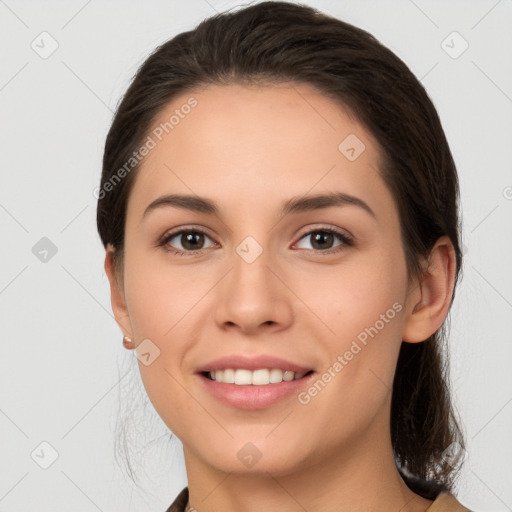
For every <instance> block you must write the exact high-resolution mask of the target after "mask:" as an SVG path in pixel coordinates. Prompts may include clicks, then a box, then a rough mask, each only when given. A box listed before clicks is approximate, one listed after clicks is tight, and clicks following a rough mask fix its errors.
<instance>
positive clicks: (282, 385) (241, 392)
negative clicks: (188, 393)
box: [198, 372, 315, 409]
mask: <svg viewBox="0 0 512 512" xmlns="http://www.w3.org/2000/svg"><path fill="white" fill-rule="evenodd" d="M314 375H315V373H314V372H313V373H310V374H309V375H306V376H304V377H302V378H301V379H297V380H291V381H282V382H279V383H277V384H266V385H263V386H255V385H246V386H243V385H238V384H225V383H224V382H217V381H216V380H211V379H209V378H208V377H205V376H204V375H203V374H198V376H199V379H200V381H201V382H202V384H203V385H204V386H205V387H206V389H207V390H208V391H209V392H210V393H211V394H212V395H213V396H215V397H216V398H218V399H219V400H220V401H222V402H224V403H225V404H228V405H230V406H232V407H236V408H238V409H264V408H266V407H270V406H271V405H274V404H276V403H277V402H279V401H280V400H284V399H285V398H288V397H289V396H291V395H293V394H294V393H295V394H298V392H299V391H300V389H301V388H303V387H304V386H306V385H307V384H308V383H309V381H310V380H311V378H312V377H313V376H314Z"/></svg>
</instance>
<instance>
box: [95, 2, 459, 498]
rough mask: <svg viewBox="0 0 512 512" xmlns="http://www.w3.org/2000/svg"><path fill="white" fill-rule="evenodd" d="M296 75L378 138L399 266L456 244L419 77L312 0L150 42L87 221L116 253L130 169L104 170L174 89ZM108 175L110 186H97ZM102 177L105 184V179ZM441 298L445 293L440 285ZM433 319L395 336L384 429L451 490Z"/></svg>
mask: <svg viewBox="0 0 512 512" xmlns="http://www.w3.org/2000/svg"><path fill="white" fill-rule="evenodd" d="M249 82H250V83H255V84H265V83H281V82H293V83H305V84H309V85H310V86H313V87H315V88H316V89H317V90H319V91H320V92H321V93H322V94H324V95H326V96H328V97H330V98H333V99H334V100H336V101H338V102H339V103H340V104H341V105H343V106H344V107H345V108H348V109H349V111H350V112H352V113H353V114H354V115H355V116H356V118H357V119H358V120H359V121H360V122H361V123H362V124H363V125H365V127H366V128H367V129H368V130H369V131H370V132H371V133H372V134H373V136H374V137H375V138H376V140H377V141H378V143H379V144H380V147H381V155H382V161H381V162H380V164H381V165H380V171H381V175H382V178H383V179H384V181H385V182H386V184H387V186H388V187H389V189H390V190H391V192H392V194H393V196H394V199H395V201H396V204H397V206H398V210H399V214H400V222H401V231H402V240H403V247H404V252H405V255H406V261H407V267H408V270H409V275H411V276H412V275H416V276H418V275H420V274H419V272H420V262H421V260H422V259H423V258H426V257H428V254H429V252H430V250H431V249H432V247H433V246H434V244H435V242H436V241H437V240H438V239H439V237H441V236H443V235H447V236H448V237H449V238H450V240H451V241H452V243H453V245H454V248H455V254H456V276H455V284H456V283H457V281H458V279H459V274H460V270H461V263H462V254H461V249H460V242H459V236H460V223H459V218H458V201H459V190H458V179H457V171H456V168H455V164H454V161H453V158H452V155H451V152H450V149H449V146H448V143H447V140H446V137H445V134H444V131H443V128H442V126H441V122H440V120H439V117H438V115H437V112H436V109H435V107H434V105H433V104H432V102H431V100H430V99H429V97H428V95H427V93H426V91H425V89H424V88H423V86H422V85H421V84H420V82H419V81H418V80H417V79H416V77H415V76H414V75H413V74H412V72H411V71H410V70H409V68H408V67H407V66H406V65H405V64H404V63H403V62H402V61H401V60H400V59H399V58H398V57H397V56H396V55H395V54H394V53H393V52H391V51H390V50H389V49H387V48H386V47H384V46H383V45H382V44H381V43H379V41H377V40H376V39H375V38H374V37H373V36H372V35H371V34H369V33H368V32H365V31H364V30H361V29H359V28H357V27H354V26H352V25H350V24H348V23H345V22H343V21H340V20H338V19H336V18H333V17H330V16H327V15H324V14H322V13H320V12H318V11H317V10H315V9H313V8H311V7H308V6H302V5H297V4H291V3H286V2H263V3H259V4H256V5H252V6H249V7H246V8H243V9H240V10H237V11H234V12H227V13H221V14H218V15H215V16H213V17H211V18H208V19H206V20H205V21H203V22H202V23H200V24H199V25H198V26H197V28H196V29H195V30H192V31H189V32H184V33H181V34H178V35H177V36H176V37H174V38H173V39H171V40H169V41H167V42H165V43H164V44H162V45H161V46H159V47H158V48H157V49H156V50H155V51H154V52H153V53H152V54H151V55H150V56H149V57H148V58H147V59H146V60H145V62H144V63H143V64H142V65H141V67H140V68H139V70H138V72H137V74H136V76H135V78H134V80H133V82H132V83H131V85H130V87H129V88H128V90H127V92H126V94H125V95H124V97H123V99H122V101H121V102H120V104H119V106H118V109H117V112H116V114H115V117H114V120H113V122H112V126H111V128H110V131H109V133H108V136H107V139H106V143H105V152H104V157H103V173H102V177H101V185H100V194H99V200H98V209H97V224H98V231H99V234H100V236H101V239H102V241H103V244H104V245H105V247H106V246H107V244H109V243H110V244H112V245H113V246H114V248H115V249H116V251H115V255H114V256H115V262H116V268H119V269H120V270H121V274H122V259H123V243H124V225H125V220H126V207H127V200H128V196H129V194H130V190H131V187H132V184H133V180H134V177H135V172H136V170H137V168H138V166H137V165H134V166H133V170H129V172H126V173H123V178H122V179H120V180H117V181H116V182H115V184H114V182H113V181H112V180H113V178H114V177H115V175H116V173H117V177H119V170H120V169H121V168H122V167H123V165H124V166H125V167H124V168H125V170H126V165H125V164H126V162H128V161H129V160H130V158H131V157H132V156H133V154H134V152H136V151H137V150H138V148H139V147H140V146H141V144H142V143H143V141H144V140H145V138H146V137H147V134H148V131H149V129H150V126H151V123H152V122H153V121H154V120H155V118H156V116H157V115H158V114H159V112H160V111H161V110H162V109H163V108H164V107H165V106H166V105H167V104H168V103H169V102H170V101H171V100H172V99H173V98H174V97H176V96H177V95H178V94H182V93H184V92H186V91H191V90H192V89H193V88H196V87H198V86H202V85H208V84H219V85H223V84H231V83H249ZM108 183H110V184H111V186H110V187H107V184H108ZM112 185H113V186H112ZM452 300H453V297H452ZM443 342H444V343H446V335H445V331H444V326H443V327H442V328H441V329H440V330H439V331H438V332H437V333H435V334H434V335H432V336H431V337H430V338H429V339H427V340H425V341H424V342H422V343H414V344H411V343H405V342H403V343H402V346H401V349H400V355H399V358H398V363H397V368H396V373H395V379H394V384H393V395H392V404H391V436H392V446H393V450H394V453H395V458H396V463H397V467H398V469H399V470H400V472H401V474H402V476H403V478H404V480H405V481H406V483H407V484H408V485H409V487H411V489H413V490H414V491H415V492H417V493H419V494H422V495H423V496H424V497H426V498H435V496H437V494H438V493H439V491H440V490H443V489H448V490H451V489H452V487H453V484H454V480H455V477H456V474H457V470H458V468H456V467H454V466H453V465H452V464H453V460H452V459H451V458H450V457H445V456H444V453H443V452H445V450H446V449H447V448H448V447H449V446H450V445H451V446H452V448H453V446H456V447H458V449H459V451H460V450H463V448H464V441H463V435H462V431H461V429H460V427H459V425H458V422H457V419H456V417H455V410H454V407H453V404H452V403H451V397H450V389H449V383H448V379H449V374H448V364H447V360H445V358H443V356H442V349H443V346H442V345H443Z"/></svg>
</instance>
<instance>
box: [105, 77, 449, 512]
mask: <svg viewBox="0 0 512 512" xmlns="http://www.w3.org/2000/svg"><path fill="white" fill-rule="evenodd" d="M190 96H193V97H194V98H196V99H197V101H198V104H197V106H196V107H195V108H194V109H193V110H192V112H191V113H190V114H189V115H188V116H186V117H185V118H184V119H182V120H180V123H179V125H177V126H175V127H174V129H173V130H172V131H170V132H169V134H168V135H166V136H165V138H164V139H163V140H162V142H160V143H159V144H158V145H157V147H156V148H154V149H153V150H152V151H151V152H150V154H149V155H148V156H147V157H146V158H145V160H144V161H143V163H142V166H141V168H140V169H139V170H138V171H137V176H136V180H135V183H134V187H133V189H132V191H131V195H130V198H129V202H128V209H127V220H126V226H125V230H126V231H125V257H124V265H123V272H122V280H123V282H121V280H120V279H116V273H115V271H114V267H113V260H112V255H113V248H112V247H111V246H109V247H108V249H107V252H106V258H105V270H106V272H107V275H108V277H109V280H110V285H111V299H112V307H113V311H114V314H115V317H116V320H117V322H118V323H119V326H120V327H121V329H122V331H123V334H124V335H127V336H130V337H132V339H133V340H134V344H135V345H138V344H139V343H141V341H142V340H144V339H146V338H149V339H150V340H151V341H152V343H154V344H155V345H156V346H157V347H158V348H159V350H160V355H159V357H157V358H156V359H155V360H154V362H152V364H150V365H149V366H145V365H143V364H141V363H140V362H139V367H140V371H141V375H142V380H143V382H144V386H145V388H146V390H147V393H148V396H149V398H150V400H151V401H152V403H153V404H154V406H155V408H156V410H157V412H158V413H159V415H160V416H161V417H162V419H163V420H164V422H165V423H166V424H167V425H168V427H169V428H170V429H171V430H172V431H173V432H174V433H175V434H176V435H177V436H178V437H179V439H180V440H181V441H182V443H183V448H184V456H185V462H186V469H187V477H188V484H189V492H190V503H191V505H192V506H193V507H195V508H196V509H197V510H199V511H200V512H211V511H218V510H223V511H225V512H229V511H235V510H236V511H240V510H244V511H247V512H252V511H260V510H282V511H289V512H295V511H303V510H308V511H310V512H312V511H322V512H330V511H333V512H334V511H337V512H340V511H351V512H354V511H363V510H364V511H365V512H368V511H373V510H375V511H377V510H378V511H380V512H386V511H390V512H391V511H402V512H404V511H408V512H419V511H424V510H426V509H427V508H428V506H429V505H430V504H431V501H430V500H426V499H424V498H422V497H421V496H418V495H416V494H414V493H413V492H412V491H410V490H409V489H408V488H407V486H406V485H405V483H404V482H403V480H402V479H401V478H400V475H399V473H398V471H397V470H396V467H395V463H394V458H393V452H392V447H391V440H390V428H389V424H390V406H391V388H392V383H393V376H394V372H395V368H396V363H397V358H398V352H399V349H400V344H401V343H402V340H405V341H407V342H410V343H417V342H421V341H423V340H425V339H426V338H428V336H430V335H431V334H432V333H434V332H435V331H436V330H437V329H438V328H439V327H440V326H441V324H442V322H443V321H444V319H445V317H446V314H447V312H448V309H449V306H450V299H451V296H452V292H453V281H454V269H455V256H454V251H453V247H452V245H451V243H450V241H449V240H448V239H447V238H446V237H443V238H441V239H439V240H438V242H437V244H436V246H435V247H434V249H433V250H432V253H431V256H430V258H429V261H428V262H424V273H423V275H422V276H420V278H419V279H418V278H412V277H411V278H409V277H410V276H408V273H407V268H406V263H405V256H404V250H403V247H402V244H401V238H400V220H399V216H398V212H397V207H396V204H395V201H394V199H393V197H392V195H391V193H390V191H389V190H388V189H387V187H386V185H385V184H384V182H383V180H382V178H381V177H380V175H379V158H380V148H379V146H378V143H377V141H376V140H375V139H374V138H373V137H372V136H371V134H370V133H369V132H368V131H367V130H366V129H365V128H364V127H363V126H362V125H361V124H360V123H359V122H358V121H357V119H355V118H354V117H353V116H350V115H349V113H348V112H347V111H346V110H345V109H342V108H341V107H340V105H338V104H337V103H335V102H334V101H333V100H331V99H329V98H326V97H325V96H323V95H322V94H320V93H318V92H317V91H316V90H315V89H313V88H311V87H309V86H308V85H304V84H302V85H298V84H280V85H279V86H276V85H258V86H254V85H253V86H242V85H228V86H209V87H208V88H202V89H196V90H194V91H193V92H187V93H186V94H183V95H181V96H179V97H176V98H175V99H174V100H173V101H172V102H171V103H170V104H169V105H168V106H167V107H166V108H165V110H163V111H162V112H161V113H160V114H159V116H158V119H155V126H157V125H158V123H160V122H163V121H165V120H167V119H169V116H170V115H171V114H172V113H173V112H174V110H175V109H176V108H180V106H181V105H183V104H184V103H185V102H186V101H187V99H188V98H189V97H190ZM349 134H355V135H356V136H357V137H358V138H359V139H360V140H361V141H362V142H363V143H364V144H365V150H364V151H363V152H362V153H361V154H360V156H359V157H358V158H357V159H356V160H354V161H349V160H348V159H347V158H346V157H345V156H344V154H342V153H341V152H340V151H339V150H338V145H339V144H340V142H341V141H343V140H344V139H345V138H346V137H347V136H348V135H349ZM333 191H339V192H344V193H346V194H350V195H352V196H355V197H357V198H360V199H361V200H363V201H365V202H366V203H367V204H368V206H370V208H371V209H372V210H373V212H374V214H375V216H372V215H370V214H369V213H368V212H366V211H365V210H364V209H363V208H360V207H357V206H353V205H345V206H334V207H329V208H323V209H316V210H313V211H308V212H301V213H289V214H287V215H285V216H282V215H280V207H281V204H282V203H283V202H284V201H286V200H288V199H290V198H292V197H301V196H304V195H314V194H320V193H330V192H333ZM171 193H172V194H187V195H198V196H201V197H207V198H209V199H212V200H214V201H215V202H216V203H217V204H218V205H219V208H220V213H219V215H208V214H206V213H198V212H193V211H188V210H185V209H180V208H176V207H163V208H158V209H154V210H153V211H152V212H151V213H148V214H147V215H146V216H144V217H143V213H144V210H145V209H146V207H147V206H148V205H149V204H150V203H151V202H152V201H154V200H155V199H156V198H158V197H160V196H162V195H165V194H171ZM180 227H182V228H190V230H192V231H193V228H194V227H196V228H197V227H201V228H203V229H204V230H206V231H207V235H208V236H207V237H206V238H205V239H204V242H201V241H199V244H201V243H202V244H203V245H202V246H201V245H199V246H198V247H199V249H200V250H199V254H195V255H192V256H187V255H183V256H180V255H175V254H172V253H171V252H166V251H165V250H164V247H162V246H158V241H159V240H160V239H161V238H162V237H163V236H164V235H165V234H167V233H169V232H170V231H171V230H175V231H177V229H175V228H180ZM322 228H323V229H326V228H331V229H336V230H339V231H341V232H342V233H349V234H350V235H351V236H352V237H353V240H354V244H353V245H351V246H349V245H344V244H343V243H341V241H340V240H339V239H337V238H336V237H335V238H334V239H332V241H329V240H327V242H325V241H324V242H323V243H324V245H323V246H320V248H318V246H315V245H313V244H314V239H313V237H312V236H311V231H315V230H316V231H322ZM316 231H315V233H316ZM307 233H309V236H308V235H307ZM313 234H314V233H313ZM247 236H251V237H253V238H254V239H255V240H256V241H257V242H258V243H259V245H260V246H261V247H262V249H263V252H262V253H261V255H260V256H259V257H258V258H256V260H255V261H254V262H252V263H250V264H249V263H247V262H246V261H245V260H244V259H242V258H241V257H240V256H239V254H238V253H237V252H236V248H237V246H239V244H240V243H241V242H242V240H244V239H245V238H246V237H247ZM180 242H181V243H183V239H182V238H180V237H179V236H178V237H175V238H173V239H172V240H171V241H169V242H168V243H167V246H168V247H170V246H171V245H172V246H173V247H170V248H171V249H172V248H174V249H181V250H185V249H186V247H184V246H183V245H181V243H180ZM185 243H186V241H185ZM340 244H341V245H340ZM335 246H336V247H335ZM187 247H190V246H187ZM201 247H203V249H201ZM321 247H326V248H329V247H331V248H334V249H335V250H336V249H340V250H339V251H338V252H335V253H332V254H321V252H322V249H321ZM189 250H190V249H189ZM118 277H119V276H118ZM394 303H398V304H400V305H401V306H402V309H401V311H400V312H399V313H397V314H396V316H394V318H393V319H392V320H390V321H389V322H388V323H386V324H385V327H384V328H382V329H381V330H380V331H379V332H378V334H377V335H376V336H375V337H374V338H373V339H371V341H369V342H368V344H367V346H365V347H364V348H363V349H362V350H361V351H360V352H359V353H358V354H357V355H356V356H354V358H353V359H352V360H351V361H349V362H348V364H347V365H346V366H345V367H344V368H343V370H342V371H340V372H339V373H337V375H336V377H335V378H333V379H332V380H331V382H329V383H328V385H326V386H325V388H324V389H323V390H322V391H321V392H320V393H318V394H317V395H316V396H315V397H314V398H312V399H311V401H310V402H309V403H308V404H307V405H303V404H301V403H299V401H298V400H297V396H296V395H292V396H291V397H290V398H289V399H285V400H282V401H280V402H279V403H277V404H276V405H273V406H271V407H268V408H265V409H260V410H251V411H247V410H239V409H236V408H234V407H230V406H228V405H225V404H223V403H221V402H219V401H218V400H217V399H216V398H215V397H213V396H211V395H210V394H209V393H208V392H206V391H205V390H204V388H203V386H201V385H200V382H199V381H198V376H197V375H196V374H195V372H196V369H197V368H198V366H200V365H202V364H204V363H206V362H208V361H211V360H213V359H215V358H217V357H219V356H222V355H227V354H233V353H244V354H250V355H255V354H261V353H264V354H272V355H277V356H280V357H282V358H285V359H289V360H291V361H293V362H295V363H298V364H300V365H303V366H307V367H310V368H312V369H314V370H315V371H317V372H318V375H321V374H322V372H324V371H325V370H326V369H327V368H329V367H332V365H333V363H334V362H335V361H336V360H337V357H338V355H340V354H344V353H345V352H346V351H347V350H348V349H349V347H350V345H351V343H352V341H353V340H355V339H356V337H357V335H358V334H359V333H361V332H362V331H364V329H365V328H367V327H369V326H373V325H374V324H375V322H376V321H377V320H378V319H379V318H380V315H381V314H383V313H385V312H386V311H387V310H388V309H389V308H391V307H392V305H393V304H394ZM247 442H251V443H253V444H254V445H255V446H256V447H257V448H258V450H259V452H260V453H261V458H260V460H259V461H258V462H257V463H256V464H255V465H254V466H252V467H250V468H249V467H246V466H245V465H244V464H243V463H241V461H240V459H239V458H238V456H237V452H238V451H239V450H240V449H241V448H242V447H243V446H244V445H245V444H246V443H247Z"/></svg>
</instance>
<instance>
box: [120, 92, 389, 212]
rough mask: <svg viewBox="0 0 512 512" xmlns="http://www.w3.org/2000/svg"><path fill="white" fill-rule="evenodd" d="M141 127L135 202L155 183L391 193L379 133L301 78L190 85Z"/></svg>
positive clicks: (249, 198)
mask: <svg viewBox="0 0 512 512" xmlns="http://www.w3.org/2000/svg"><path fill="white" fill-rule="evenodd" d="M149 136H150V137H151V139H152V140H153V142H154V144H152V145H153V146H154V147H153V148H152V149H151V150H150V152H149V154H148V155H147V156H146V157H145V158H144V160H143V161H142V163H141V165H140V167H139V169H138V171H137V177H136V180H135V184H134V187H133V190H132V195H131V196H132V197H133V196H135V197H136V200H135V202H136V203H140V204H139V205H138V209H139V210H140V209H141V208H143V207H144V205H147V203H149V202H150V201H151V200H154V199H155V198H156V197H157V196H158V195H161V194H163V193H187V194H197V195H201V196H209V197H214V198H217V199H219V202H220V203H221V204H222V203H223V202H226V201H228V202H231V203H237V202H238V203H241V202H243V204H251V205H253V206H254V207H257V206H258V205H259V204H261V203H262V200H264V202H265V205H267V206H268V205H269V204H271V202H272V200H273V199H275V200H276V201H278V200H279V204H281V202H282V198H283V196H297V195H304V194H306V193H308V191H311V192H314V193H320V192H326V191H329V192H330V191H332V190H333V188H335V189H337V190H342V191H343V192H345V193H348V194H352V195H356V196H357V195H359V196H363V195H364V196H365V197H373V198H375V199H374V200H376V201H379V200H384V202H385V201H388V202H389V201H392V199H391V197H390V195H389V193H388V191H387V189H386V187H385V185H384V182H383V181H382V179H381V178H380V175H379V169H378V166H379V159H380V153H379V147H378V143H377V142H376V141H375V139H374V138H373V137H372V135H371V134H370V133H369V132H368V131H367V130H366V129H365V128H364V127H363V126H362V124H360V123H359V122H358V120H357V119H356V118H355V117H354V116H352V115H351V114H350V111H349V110H348V109H346V108H343V106H342V105H341V104H339V103H337V102H335V101H334V100H332V99H330V98H328V97H326V96H325V95H323V94H321V93H320V92H318V91H316V90H315V89H314V88H313V87H310V86H308V85H304V84H279V85H265V86H262V85H258V86H256V85H252V86H245V85H235V84H234V85H223V86H220V85H210V86H208V87H205V88H201V89H195V90H193V91H190V92H186V93H184V94H181V95H180V96H177V97H176V98H174V99H173V101H172V102H170V103H169V104H168V105H167V106H166V107H165V108H164V109H162V111H161V112H160V113H159V114H158V115H157V117H156V119H155V120H154V122H153V125H152V127H151V130H150V132H149ZM132 197H131V198H130V201H131V199H132ZM388 206H389V205H388ZM139 215H140V211H139Z"/></svg>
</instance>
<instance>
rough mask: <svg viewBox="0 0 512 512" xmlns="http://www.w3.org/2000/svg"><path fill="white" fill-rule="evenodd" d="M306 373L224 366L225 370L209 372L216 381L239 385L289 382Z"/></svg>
mask: <svg viewBox="0 0 512 512" xmlns="http://www.w3.org/2000/svg"><path fill="white" fill-rule="evenodd" d="M304 375H306V374H305V373H294V372H292V371H290V370H286V371H283V370H280V369H278V368H274V369H272V370H267V369H264V368H263V369H261V370H254V371H253V372H252V371H251V370H244V369H237V370H234V369H232V368H226V369H225V370H216V371H214V372H210V378H211V379H212V380H215V381H217V382H223V383H224V384H237V385H239V386H248V385H253V386H265V385H266V384H278V383H279V382H283V381H285V382H289V381H292V380H297V379H301V378H302V377H304Z"/></svg>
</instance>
